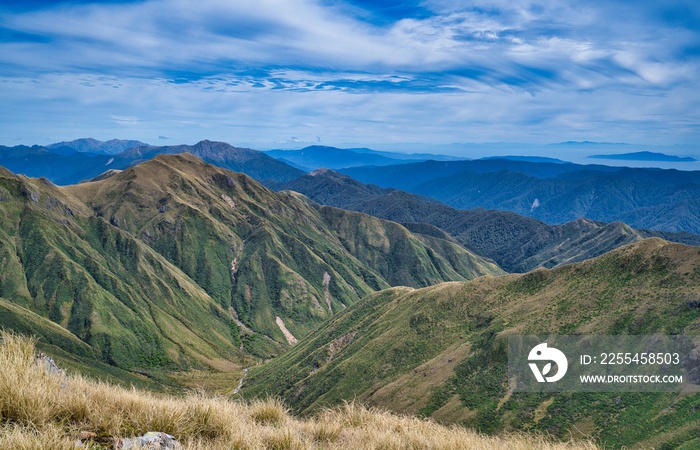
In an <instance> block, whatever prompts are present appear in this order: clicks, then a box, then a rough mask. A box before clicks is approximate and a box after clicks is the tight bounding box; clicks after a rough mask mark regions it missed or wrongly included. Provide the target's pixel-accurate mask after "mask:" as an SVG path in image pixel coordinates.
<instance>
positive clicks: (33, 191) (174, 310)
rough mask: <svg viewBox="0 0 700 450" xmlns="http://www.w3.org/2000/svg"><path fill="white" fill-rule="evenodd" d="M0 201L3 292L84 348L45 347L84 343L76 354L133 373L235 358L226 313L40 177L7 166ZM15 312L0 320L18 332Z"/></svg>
mask: <svg viewBox="0 0 700 450" xmlns="http://www.w3.org/2000/svg"><path fill="white" fill-rule="evenodd" d="M0 198H1V199H2V201H0V211H2V214H0V223H1V226H0V258H1V260H2V263H1V264H2V270H1V271H0V296H2V297H3V298H4V299H6V300H7V301H9V302H11V303H12V304H13V305H15V306H17V307H20V308H24V310H27V311H31V312H32V313H34V314H37V315H39V316H41V317H43V318H45V319H49V320H51V321H52V322H54V323H56V324H58V325H60V326H61V327H63V328H64V329H65V330H67V331H68V332H70V334H71V335H72V336H73V337H74V338H77V339H79V340H80V341H82V342H83V343H84V344H87V346H85V345H83V346H80V347H75V346H74V345H73V344H74V343H73V340H67V339H58V338H57V339H56V340H55V341H51V342H49V343H51V344H53V345H57V346H59V347H61V348H63V349H64V350H65V351H67V352H69V353H76V352H77V349H81V350H80V351H79V352H77V353H76V354H77V355H79V356H85V355H84V352H85V351H87V350H86V348H89V351H90V352H92V354H93V357H96V358H97V359H99V360H100V361H102V362H106V363H109V364H112V365H115V366H117V367H121V368H123V369H128V370H131V371H142V370H148V369H185V368H190V367H212V366H217V365H228V364H230V363H228V362H227V361H229V360H232V359H233V360H237V359H238V357H239V350H238V347H239V345H240V342H239V341H238V339H239V338H238V331H237V329H236V325H235V322H234V321H233V320H232V319H231V318H229V317H228V314H227V312H226V310H225V309H223V308H222V307H220V306H219V305H217V304H216V303H215V302H214V301H213V300H212V298H211V297H210V296H209V295H208V294H207V293H206V292H205V291H204V290H202V289H201V288H200V287H199V286H197V285H196V284H195V283H194V282H193V281H192V280H191V279H190V278H189V277H187V276H186V275H185V274H184V273H182V271H180V270H179V269H177V268H176V267H175V266H174V265H172V264H171V263H169V262H168V261H167V260H166V259H165V258H163V257H162V256H161V255H159V254H158V253H156V252H155V251H153V250H152V249H150V248H149V247H148V246H146V245H144V244H143V243H142V242H140V241H139V240H137V239H135V238H134V237H133V236H131V235H130V234H128V233H125V232H124V231H122V230H120V229H119V228H117V227H114V226H111V225H110V224H109V223H107V222H106V221H104V220H103V219H100V218H98V217H95V216H94V215H93V214H92V212H91V211H90V210H89V209H88V208H87V207H86V206H85V205H83V204H82V203H80V202H79V201H78V200H76V199H75V198H73V197H72V196H70V195H69V194H67V193H66V192H65V191H64V190H62V189H60V188H58V187H56V186H54V185H52V184H51V183H50V182H48V181H46V180H43V179H39V180H33V179H27V178H25V177H21V176H16V175H13V174H11V173H9V172H7V171H5V170H4V169H3V170H2V171H1V172H0ZM18 314H19V313H18V312H17V311H15V313H13V315H10V314H9V313H8V315H3V317H2V320H0V325H3V326H8V327H11V328H13V329H14V328H17V327H15V326H13V325H12V324H13V323H16V322H11V323H10V318H11V317H19V316H20V315H21V314H19V315H18ZM23 317H24V319H23V320H24V322H27V321H29V322H31V320H29V319H28V317H30V316H28V315H26V314H25V315H23ZM31 317H33V316H31ZM28 326H29V325H23V327H25V328H26V327H28ZM18 329H20V330H21V329H22V327H19V328H18ZM42 334H43V333H42ZM57 336H58V335H57Z"/></svg>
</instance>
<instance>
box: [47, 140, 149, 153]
mask: <svg viewBox="0 0 700 450" xmlns="http://www.w3.org/2000/svg"><path fill="white" fill-rule="evenodd" d="M142 145H148V144H145V143H143V142H141V141H133V140H122V139H111V140H109V141H106V142H103V141H98V140H97V139H92V138H82V139H76V140H74V141H61V142H57V143H55V144H50V145H46V146H45V147H46V149H47V150H49V151H52V152H55V153H62V154H70V153H71V152H81V153H97V154H102V155H116V154H117V153H121V152H123V151H124V150H127V149H130V148H131V147H138V146H142Z"/></svg>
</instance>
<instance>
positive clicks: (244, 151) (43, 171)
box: [0, 140, 304, 185]
mask: <svg viewBox="0 0 700 450" xmlns="http://www.w3.org/2000/svg"><path fill="white" fill-rule="evenodd" d="M79 141H86V140H79ZM72 142H76V141H72ZM96 142H99V141H96ZM120 142H138V141H120ZM81 148H84V149H85V148H87V147H81ZM66 149H69V147H67V146H64V145H62V146H58V147H54V150H58V151H51V150H49V149H47V148H46V147H40V146H32V147H27V146H24V145H20V146H15V147H5V146H0V166H3V167H5V168H7V169H9V170H10V171H12V172H14V173H19V174H22V175H27V176H30V177H45V178H48V179H49V180H51V181H52V182H53V183H55V184H58V185H66V184H76V183H80V182H81V181H86V180H90V179H93V178H95V177H98V176H100V175H101V174H103V173H104V172H107V171H109V170H123V169H127V168H129V167H131V166H134V165H136V164H138V163H140V162H144V161H147V160H149V159H152V158H153V157H155V156H157V155H160V154H175V153H185V152H188V153H192V154H193V155H196V156H198V157H199V158H201V159H203V160H205V161H206V162H209V163H211V164H214V165H217V166H219V167H222V168H224V169H229V170H233V171H236V172H243V173H245V174H247V175H249V176H251V177H252V178H255V179H256V180H259V181H265V182H272V181H287V180H292V179H294V178H297V177H299V176H301V175H303V174H304V171H303V170H300V169H297V168H295V167H292V166H290V165H288V164H285V163H284V162H282V161H278V160H276V159H274V158H272V157H270V156H267V155H266V154H264V153H262V152H259V151H257V150H252V149H249V148H239V147H234V146H232V145H229V144H227V143H225V142H212V141H207V140H204V141H201V142H199V143H197V144H195V145H174V146H166V147H156V146H151V145H141V146H137V147H130V148H129V149H127V150H125V151H122V152H121V153H118V154H116V155H102V154H97V153H93V152H87V151H77V150H76V151H73V152H71V151H68V150H66Z"/></svg>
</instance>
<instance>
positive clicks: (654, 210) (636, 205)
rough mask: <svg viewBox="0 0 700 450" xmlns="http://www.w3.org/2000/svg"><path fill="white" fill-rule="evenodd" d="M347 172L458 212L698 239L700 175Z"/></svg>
mask: <svg viewBox="0 0 700 450" xmlns="http://www.w3.org/2000/svg"><path fill="white" fill-rule="evenodd" d="M379 169H380V168H375V167H358V168H350V169H343V170H342V172H343V173H345V174H348V175H350V176H352V177H353V178H356V179H358V180H360V181H362V182H364V183H372V184H378V185H380V186H384V187H390V186H392V183H393V186H392V187H397V188H400V189H404V190H407V191H410V192H413V193H416V194H421V195H425V196H429V197H432V198H435V199H437V200H440V201H442V202H444V203H446V204H448V205H450V206H453V207H455V208H460V209H471V208H487V209H499V210H504V211H511V212H515V213H517V214H521V215H526V216H530V217H534V218H537V219H539V220H542V221H544V222H547V223H550V224H562V223H566V222H569V221H571V220H576V219H580V218H588V219H592V220H596V221H603V222H614V221H624V222H625V223H627V224H629V225H630V226H633V227H635V228H650V229H656V230H664V231H674V232H680V231H687V232H691V233H700V209H699V208H700V171H692V172H691V171H678V170H661V169H632V168H626V167H608V166H600V165H578V164H571V163H566V164H552V163H534V162H523V161H509V160H479V161H460V162H441V163H435V162H424V163H415V164H401V165H394V166H387V167H382V168H381V170H379Z"/></svg>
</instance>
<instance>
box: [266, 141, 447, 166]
mask: <svg viewBox="0 0 700 450" xmlns="http://www.w3.org/2000/svg"><path fill="white" fill-rule="evenodd" d="M264 153H266V154H267V155H269V156H272V157H273V158H277V159H279V160H281V161H284V162H286V163H288V164H291V165H294V166H295V167H299V168H303V169H305V170H307V171H311V170H315V169H319V168H328V169H343V168H346V167H358V166H388V165H392V164H400V163H401V162H409V161H427V160H436V161H455V160H459V159H460V158H456V157H453V156H446V155H433V154H428V153H395V152H382V151H377V150H372V149H369V148H337V147H328V146H323V145H312V146H309V147H304V148H302V149H301V150H267V151H265V152H264Z"/></svg>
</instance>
